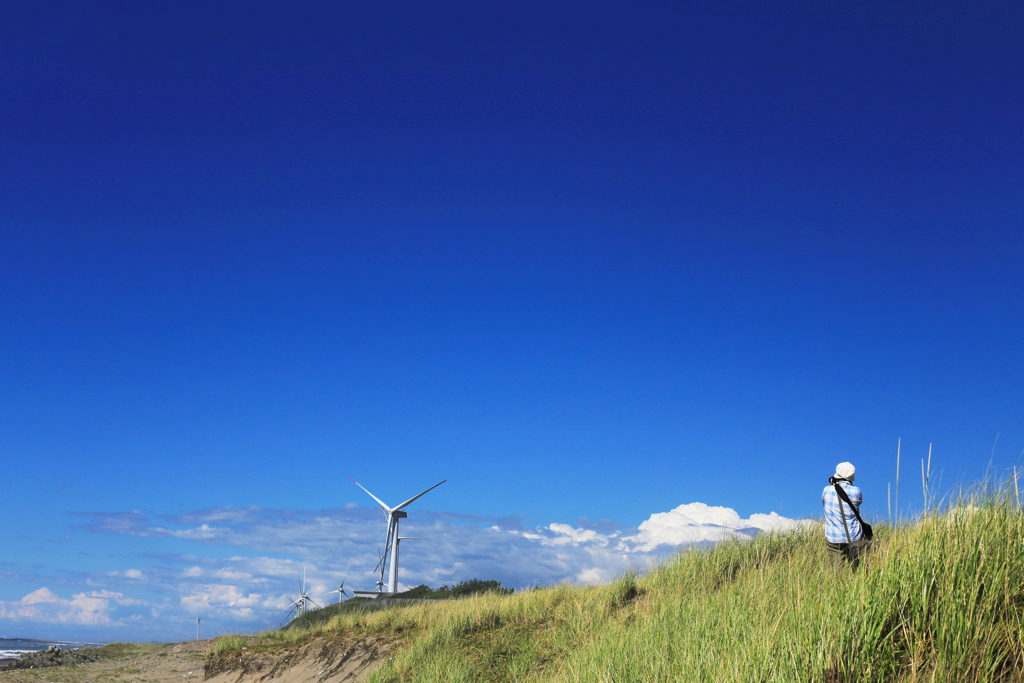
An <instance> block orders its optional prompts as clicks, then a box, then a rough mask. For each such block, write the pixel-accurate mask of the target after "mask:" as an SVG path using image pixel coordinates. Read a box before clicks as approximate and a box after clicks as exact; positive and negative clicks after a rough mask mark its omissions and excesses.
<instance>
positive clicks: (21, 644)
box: [0, 638, 102, 659]
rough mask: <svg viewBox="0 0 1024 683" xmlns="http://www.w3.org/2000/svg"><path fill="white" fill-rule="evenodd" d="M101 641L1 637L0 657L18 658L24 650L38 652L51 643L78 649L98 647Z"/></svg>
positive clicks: (60, 646) (62, 647)
mask: <svg viewBox="0 0 1024 683" xmlns="http://www.w3.org/2000/svg"><path fill="white" fill-rule="evenodd" d="M101 644H102V643H80V642H75V641H66V640H34V639H32V638H3V639H2V640H0V659H18V658H20V657H21V656H22V655H23V654H25V653H26V652H38V651H39V650H45V649H46V648H48V647H50V646H51V645H56V646H57V647H59V648H60V649H62V650H64V649H66V648H71V649H78V648H80V647H98V646H99V645H101Z"/></svg>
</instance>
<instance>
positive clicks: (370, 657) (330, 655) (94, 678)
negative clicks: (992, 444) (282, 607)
mask: <svg viewBox="0 0 1024 683" xmlns="http://www.w3.org/2000/svg"><path fill="white" fill-rule="evenodd" d="M208 642H209V641H202V642H199V643H176V644H170V645H166V646H164V647H162V648H160V649H158V650H156V651H154V652H152V653H150V654H145V655H133V656H130V657H125V658H123V659H121V660H109V661H100V662H94V663H88V664H83V665H79V666H54V667H48V668H45V669H14V670H11V671H0V683H172V682H173V683H186V682H187V681H190V680H191V681H195V682H196V683H198V681H202V680H209V681H212V682H214V683H305V682H306V681H310V682H311V683H312V682H314V681H315V682H316V683H355V682H357V681H364V680H366V677H367V675H368V674H369V672H370V670H371V668H372V667H373V665H374V664H376V663H377V662H379V661H380V660H381V659H382V658H384V657H385V656H386V655H387V652H388V651H389V649H390V647H389V645H388V644H387V643H386V642H384V641H383V640H379V641H374V640H370V641H359V642H355V641H325V640H323V639H317V640H314V641H313V642H311V643H308V644H306V645H304V646H302V647H300V648H297V649H293V650H286V651H282V652H275V653H269V652H263V653H248V652H244V651H243V653H242V656H241V657H240V658H238V657H232V658H228V657H226V656H221V657H219V658H217V659H214V660H212V661H210V662H205V664H206V667H205V669H204V658H205V653H206V649H207V647H208V645H207V643H208Z"/></svg>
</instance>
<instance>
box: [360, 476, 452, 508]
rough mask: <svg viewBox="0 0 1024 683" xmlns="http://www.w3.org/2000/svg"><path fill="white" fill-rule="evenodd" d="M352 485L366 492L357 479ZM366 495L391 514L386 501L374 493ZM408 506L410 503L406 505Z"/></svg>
mask: <svg viewBox="0 0 1024 683" xmlns="http://www.w3.org/2000/svg"><path fill="white" fill-rule="evenodd" d="M349 479H352V477H349ZM352 483H353V484H355V485H356V486H358V487H359V488H361V489H363V490H364V491H366V489H365V488H364V487H363V485H362V484H360V483H359V482H358V481H356V480H355V479H352ZM441 483H444V482H441ZM366 493H367V494H368V495H369V496H370V498H373V499H374V500H375V501H377V502H378V503H380V506H381V507H382V508H384V511H385V512H387V513H390V512H391V508H389V507H388V506H387V505H385V504H384V501H383V500H381V499H380V498H378V497H377V496H375V495H373V494H372V493H370V492H369V491H366ZM423 493H426V491H424V492H423ZM420 495H423V494H422V493H421V494H420ZM410 502H411V501H410ZM406 504H407V505H408V503H406Z"/></svg>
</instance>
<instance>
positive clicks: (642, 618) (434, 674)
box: [217, 482, 1024, 683]
mask: <svg viewBox="0 0 1024 683" xmlns="http://www.w3.org/2000/svg"><path fill="white" fill-rule="evenodd" d="M1017 495H1018V494H1017V491H1016V487H1015V484H1014V483H1013V482H1011V483H1010V485H1009V486H1002V487H998V488H996V487H991V486H990V487H989V488H987V489H985V490H981V491H976V492H974V493H972V494H970V495H961V496H958V497H956V498H955V499H953V500H950V501H949V502H948V503H947V504H945V505H944V506H943V507H942V508H941V509H939V508H938V507H935V508H933V509H931V510H929V511H928V512H927V513H924V514H921V515H919V516H917V517H915V518H914V519H912V520H906V521H900V522H898V523H881V522H880V523H878V524H877V525H876V526H875V541H874V545H873V548H872V550H871V552H870V553H869V554H868V555H867V557H866V558H865V560H864V561H863V562H862V564H861V565H860V567H859V568H858V569H857V570H856V571H854V570H851V569H850V568H849V567H848V566H846V565H844V564H840V563H836V562H835V561H833V560H832V559H831V558H830V557H829V556H828V555H827V553H826V551H825V547H824V543H823V541H822V532H821V529H820V526H819V525H816V524H814V523H809V524H807V525H805V526H804V527H802V528H800V529H797V530H794V531H789V532H785V533H773V534H765V535H761V536H759V537H757V538H755V539H753V540H749V541H740V540H735V541H727V542H723V543H719V544H717V545H715V546H714V547H711V548H707V549H699V550H683V551H682V552H679V553H677V554H676V555H674V556H673V557H671V558H669V559H668V560H667V561H665V562H663V563H661V564H658V565H656V566H654V567H652V568H650V569H649V570H648V571H646V572H645V573H644V574H642V575H641V574H638V573H637V572H633V571H631V572H627V573H625V574H623V575H622V576H619V577H618V578H617V579H616V580H615V581H614V582H613V583H611V584H610V585H605V586H593V587H584V586H571V585H561V586H553V587H550V588H538V589H532V590H527V591H523V592H517V593H515V594H513V595H501V594H498V593H497V592H487V593H482V594H477V595H472V596H470V597H467V598H464V599H461V600H447V601H443V602H434V603H415V604H406V605H402V606H400V607H399V606H395V607H392V608H387V609H380V610H375V611H367V610H350V611H344V612H339V613H337V614H335V615H333V616H332V617H331V618H330V619H329V620H326V621H324V622H320V623H317V624H316V625H310V626H308V627H305V628H293V629H288V630H282V631H276V632H268V633H264V634H260V635H257V636H236V637H232V638H225V639H222V640H221V641H220V642H219V643H218V644H217V648H218V650H219V651H224V650H241V648H242V647H250V648H252V647H254V646H256V645H257V643H258V646H259V647H261V648H276V647H283V646H287V645H288V644H298V643H301V642H308V641H309V640H311V639H313V638H317V637H325V638H331V637H343V638H346V639H352V638H358V637H381V636H384V637H387V638H389V639H391V640H392V641H393V642H396V643H398V645H399V647H397V648H396V649H395V650H394V654H393V657H391V658H389V659H388V660H386V661H384V662H383V664H382V665H381V666H380V667H379V668H378V669H377V670H376V671H374V672H373V673H372V674H371V676H370V679H369V680H370V681H372V682H373V683H392V682H398V681H453V682H454V681H467V682H468V681H580V682H583V681H674V680H679V681H738V682H739V681H743V682H748V681H780V682H782V681H785V682H790V681H821V682H827V683H832V682H838V681H851V682H852V681H879V682H881V681H965V682H981V681H1021V680H1024V639H1022V617H1024V516H1022V514H1021V509H1020V505H1019V500H1018V498H1017Z"/></svg>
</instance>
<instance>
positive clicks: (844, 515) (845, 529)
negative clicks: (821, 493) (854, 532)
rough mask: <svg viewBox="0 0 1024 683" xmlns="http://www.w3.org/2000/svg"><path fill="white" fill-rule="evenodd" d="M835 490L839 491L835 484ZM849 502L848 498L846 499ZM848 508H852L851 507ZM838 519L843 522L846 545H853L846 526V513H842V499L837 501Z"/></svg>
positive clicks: (848, 528)
mask: <svg viewBox="0 0 1024 683" xmlns="http://www.w3.org/2000/svg"><path fill="white" fill-rule="evenodd" d="M836 490H837V491H838V490H839V485H838V484H836ZM847 500H849V498H847ZM850 507H853V506H852V505H851V506H850ZM839 519H841V520H843V531H845V532H846V544H847V545H853V541H852V540H851V539H850V527H848V526H846V513H845V512H843V499H842V498H840V499H839Z"/></svg>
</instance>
